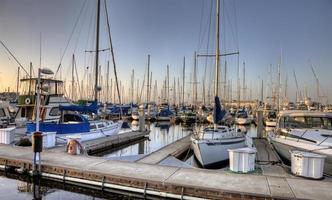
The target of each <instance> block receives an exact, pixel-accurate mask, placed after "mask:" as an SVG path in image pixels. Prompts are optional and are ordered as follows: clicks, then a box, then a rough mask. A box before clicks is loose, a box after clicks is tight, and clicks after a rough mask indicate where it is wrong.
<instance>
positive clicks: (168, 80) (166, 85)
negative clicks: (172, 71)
mask: <svg viewBox="0 0 332 200" xmlns="http://www.w3.org/2000/svg"><path fill="white" fill-rule="evenodd" d="M166 87H167V104H169V66H168V65H167V85H166Z"/></svg>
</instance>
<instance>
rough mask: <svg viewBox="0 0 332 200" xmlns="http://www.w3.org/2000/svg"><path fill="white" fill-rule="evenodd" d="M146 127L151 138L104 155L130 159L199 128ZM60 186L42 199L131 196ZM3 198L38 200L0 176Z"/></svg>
mask: <svg viewBox="0 0 332 200" xmlns="http://www.w3.org/2000/svg"><path fill="white" fill-rule="evenodd" d="M132 126H133V127H135V126H137V124H135V122H134V123H133V125H132ZM147 128H149V129H150V130H151V131H150V135H149V140H144V141H140V142H139V143H137V144H132V145H130V146H128V147H125V148H122V149H119V150H117V151H114V152H111V153H105V155H103V156H104V157H105V158H109V159H119V157H120V158H122V160H130V157H136V158H137V157H138V156H139V155H144V154H148V153H151V152H154V151H156V150H158V149H160V148H162V147H163V146H165V145H167V144H170V143H172V142H174V141H176V140H178V139H181V138H183V137H185V136H187V135H189V134H191V133H192V132H193V131H194V130H197V128H198V127H195V126H193V127H183V126H181V125H171V124H169V123H152V124H148V125H147ZM237 128H238V129H241V130H242V131H246V132H247V135H248V136H251V137H252V136H255V135H256V128H255V127H254V126H238V127H237ZM123 158H125V159H123ZM128 158H129V159H128ZM133 160H135V159H133ZM193 160H194V159H193V156H191V157H190V158H189V159H188V160H187V163H188V164H192V165H194V163H193ZM195 166H196V165H195ZM57 188H63V187H59V186H57V187H55V186H50V185H48V187H41V189H40V194H41V198H42V199H49V200H53V199H54V200H58V199H61V200H67V199H68V200H69V199H75V200H76V199H83V200H88V199H103V198H105V199H129V198H130V197H127V196H122V195H120V196H119V195H115V194H108V196H107V197H106V196H103V194H95V192H94V191H89V190H82V189H69V188H68V187H66V189H57ZM71 188H73V187H71ZM0 199H35V198H34V195H33V192H32V184H29V183H26V182H24V181H20V180H16V179H11V178H7V177H4V176H3V175H0Z"/></svg>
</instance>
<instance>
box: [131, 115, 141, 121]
mask: <svg viewBox="0 0 332 200" xmlns="http://www.w3.org/2000/svg"><path fill="white" fill-rule="evenodd" d="M131 118H133V120H139V115H138V114H131Z"/></svg>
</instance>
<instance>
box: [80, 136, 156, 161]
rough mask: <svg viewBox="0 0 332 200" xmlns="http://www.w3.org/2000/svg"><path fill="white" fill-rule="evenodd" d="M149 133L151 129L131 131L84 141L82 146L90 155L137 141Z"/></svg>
mask: <svg viewBox="0 0 332 200" xmlns="http://www.w3.org/2000/svg"><path fill="white" fill-rule="evenodd" d="M149 133H150V131H130V132H126V133H121V134H116V135H111V136H109V137H103V138H99V139H96V140H91V141H86V142H83V143H82V146H83V147H84V149H85V151H86V152H87V153H88V154H89V155H93V154H96V153H100V152H104V151H107V150H110V149H113V148H117V147H120V146H123V145H127V144H130V143H133V142H136V141H138V140H141V139H143V138H145V137H147V136H148V135H149Z"/></svg>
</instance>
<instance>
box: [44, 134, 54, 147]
mask: <svg viewBox="0 0 332 200" xmlns="http://www.w3.org/2000/svg"><path fill="white" fill-rule="evenodd" d="M55 137H56V132H44V133H43V148H51V147H54V146H55V143H56V138H55Z"/></svg>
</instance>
